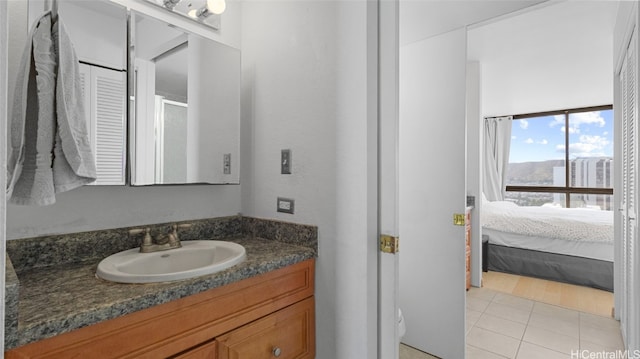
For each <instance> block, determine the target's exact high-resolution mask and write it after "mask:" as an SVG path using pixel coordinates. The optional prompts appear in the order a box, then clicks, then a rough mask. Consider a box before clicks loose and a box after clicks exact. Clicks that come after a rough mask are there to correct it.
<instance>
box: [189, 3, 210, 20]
mask: <svg viewBox="0 0 640 359" xmlns="http://www.w3.org/2000/svg"><path fill="white" fill-rule="evenodd" d="M188 14H189V16H191V17H192V18H194V19H204V18H206V17H207V16H209V15H211V11H209V9H208V8H207V7H206V6H204V7H201V8H199V9H191V10H189V13H188Z"/></svg>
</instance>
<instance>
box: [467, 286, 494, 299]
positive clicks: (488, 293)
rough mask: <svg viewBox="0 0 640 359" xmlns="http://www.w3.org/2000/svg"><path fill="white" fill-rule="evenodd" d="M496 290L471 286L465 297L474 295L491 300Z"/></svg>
mask: <svg viewBox="0 0 640 359" xmlns="http://www.w3.org/2000/svg"><path fill="white" fill-rule="evenodd" d="M497 293H498V292H496V291H495V290H492V289H487V288H478V287H471V288H470V289H469V291H468V292H467V298H469V297H474V298H480V299H484V300H488V301H491V300H492V299H493V297H495V296H496V294H497Z"/></svg>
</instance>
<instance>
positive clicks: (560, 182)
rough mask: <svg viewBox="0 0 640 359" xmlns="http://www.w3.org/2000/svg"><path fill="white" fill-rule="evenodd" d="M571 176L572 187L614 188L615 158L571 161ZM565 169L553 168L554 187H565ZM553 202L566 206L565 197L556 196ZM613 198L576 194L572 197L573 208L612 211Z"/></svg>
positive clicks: (590, 158) (589, 158)
mask: <svg viewBox="0 0 640 359" xmlns="http://www.w3.org/2000/svg"><path fill="white" fill-rule="evenodd" d="M570 166H571V167H570V170H569V175H570V177H571V181H570V186H571V187H590V188H612V187H613V158H611V157H587V158H576V159H574V160H571V161H570ZM564 183H565V168H564V166H563V167H554V168H553V184H554V186H564ZM553 202H554V203H557V204H559V205H563V204H564V195H562V194H557V193H556V194H554V195H553ZM612 202H613V198H612V196H608V195H597V194H574V195H572V196H571V204H572V207H587V206H597V207H599V208H600V209H603V210H607V211H610V210H611V209H612V208H613V207H612V206H613V203H612Z"/></svg>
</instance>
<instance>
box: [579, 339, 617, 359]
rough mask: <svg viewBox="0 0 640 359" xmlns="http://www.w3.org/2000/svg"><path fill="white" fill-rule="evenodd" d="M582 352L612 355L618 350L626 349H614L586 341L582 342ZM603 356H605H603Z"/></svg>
mask: <svg viewBox="0 0 640 359" xmlns="http://www.w3.org/2000/svg"><path fill="white" fill-rule="evenodd" d="M580 350H587V351H589V352H596V353H601V352H606V353H611V352H615V351H617V350H624V348H623V347H619V348H613V347H608V346H606V345H602V344H597V343H591V342H589V341H586V340H581V341H580ZM602 356H604V355H602Z"/></svg>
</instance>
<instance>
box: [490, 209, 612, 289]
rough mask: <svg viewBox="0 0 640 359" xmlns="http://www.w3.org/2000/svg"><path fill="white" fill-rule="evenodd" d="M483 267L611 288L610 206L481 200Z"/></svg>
mask: <svg viewBox="0 0 640 359" xmlns="http://www.w3.org/2000/svg"><path fill="white" fill-rule="evenodd" d="M481 223H482V234H483V236H484V235H486V236H488V240H489V243H488V256H487V259H488V269H489V270H493V271H500V272H507V273H514V274H520V275H526V276H532V277H538V278H543V279H550V280H555V281H560V282H565V283H571V284H578V285H584V286H590V287H594V288H599V289H603V290H607V291H613V212H611V211H601V210H597V209H586V208H559V207H553V206H541V207H520V206H517V205H516V204H514V203H512V202H506V201H495V202H484V201H483V204H482V211H481Z"/></svg>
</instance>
